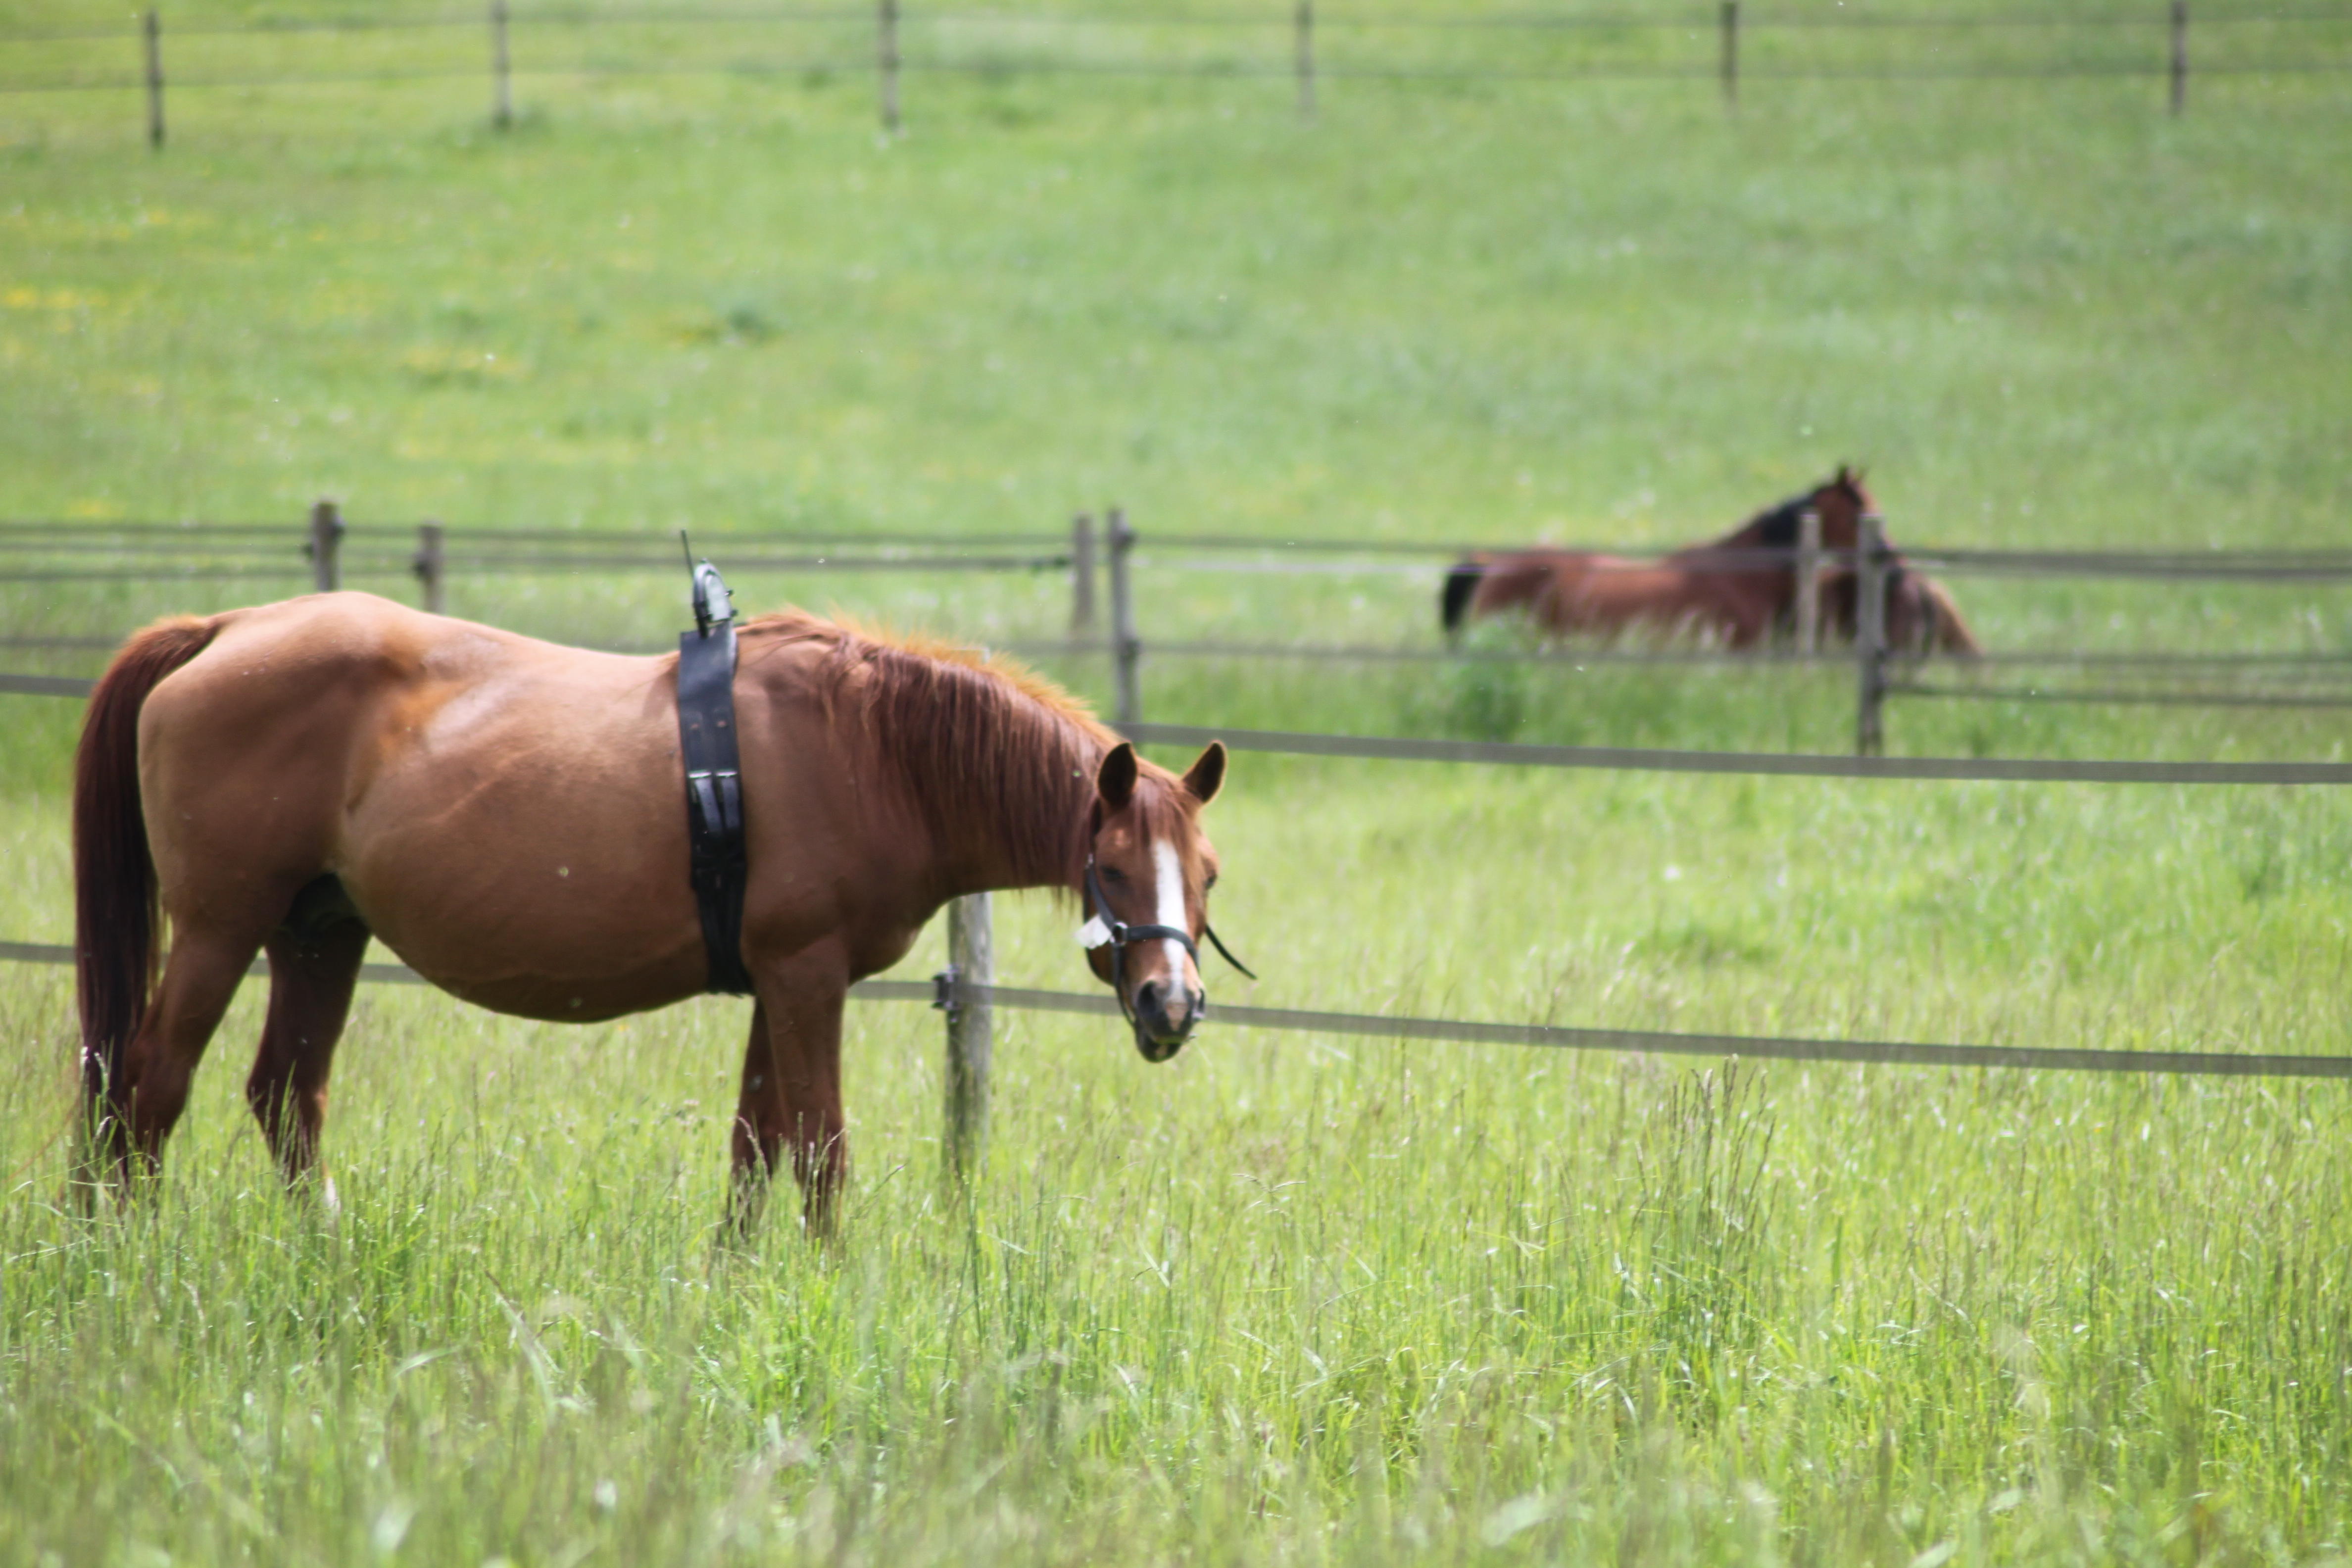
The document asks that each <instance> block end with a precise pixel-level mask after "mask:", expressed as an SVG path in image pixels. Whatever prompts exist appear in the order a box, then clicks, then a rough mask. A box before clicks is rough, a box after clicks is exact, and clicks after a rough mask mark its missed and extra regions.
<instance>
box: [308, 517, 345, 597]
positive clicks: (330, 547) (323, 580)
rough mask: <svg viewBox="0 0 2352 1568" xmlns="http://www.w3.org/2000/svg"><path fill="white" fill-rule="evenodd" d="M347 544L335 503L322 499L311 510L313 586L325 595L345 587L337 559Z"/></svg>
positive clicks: (311, 575)
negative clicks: (337, 555)
mask: <svg viewBox="0 0 2352 1568" xmlns="http://www.w3.org/2000/svg"><path fill="white" fill-rule="evenodd" d="M342 543H343V520H342V517H341V514H340V513H339V512H337V511H336V510H335V503H334V502H333V501H331V500H322V501H320V503H319V504H318V505H316V506H314V507H312V508H311V509H310V548H309V550H308V552H307V553H308V554H309V555H310V583H311V585H312V586H313V587H315V588H316V589H317V590H318V591H319V592H320V593H321V594H331V593H333V592H334V591H335V590H336V589H337V588H338V587H340V586H341V584H342V580H343V574H342V569H341V563H339V562H338V561H337V560H336V559H335V557H336V554H337V553H338V552H340V551H341V548H342Z"/></svg>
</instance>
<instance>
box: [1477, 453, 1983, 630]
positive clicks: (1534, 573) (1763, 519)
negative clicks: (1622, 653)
mask: <svg viewBox="0 0 2352 1568" xmlns="http://www.w3.org/2000/svg"><path fill="white" fill-rule="evenodd" d="M1877 510H1878V508H1877V505H1876V504H1875V503H1874V501H1873V500H1871V498H1870V492H1869V491H1868V490H1866V489H1864V488H1863V483H1862V474H1861V472H1860V471H1859V470H1858V469H1854V468H1843V467H1842V468H1839V469H1838V471H1837V474H1836V476H1835V477H1834V478H1832V479H1830V480H1829V481H1828V482H1827V483H1826V484H1823V485H1821V486H1819V487H1818V488H1816V489H1813V490H1811V491H1809V492H1808V493H1806V494H1804V495H1801V496H1796V497H1792V498H1791V499H1790V500H1785V501H1783V502H1781V503H1780V505H1779V506H1776V507H1773V508H1771V509H1769V510H1766V511H1761V512H1759V513H1757V514H1756V515H1755V516H1754V517H1752V518H1750V519H1748V521H1747V522H1745V523H1743V524H1741V525H1740V526H1739V527H1738V528H1737V529H1735V530H1733V531H1731V532H1730V533H1727V534H1726V535H1724V536H1723V537H1722V538H1721V539H1718V540H1716V541H1714V542H1712V543H1707V544H1700V545H1694V546H1692V547H1691V548H1690V549H1687V550H1680V551H1676V552H1675V553H1674V554H1672V555H1668V556H1665V557H1664V558H1663V559H1661V560H1659V561H1656V562H1654V563H1644V562H1637V561H1629V560H1626V559H1625V558H1623V557H1622V556H1616V555H1594V554H1588V553H1581V552H1573V551H1566V550H1523V551H1514V552H1509V553H1507V554H1494V555H1473V556H1470V557H1469V558H1468V559H1466V560H1465V561H1463V562H1462V563H1459V564H1458V565H1456V566H1455V567H1454V569H1453V570H1452V571H1451V572H1449V573H1447V574H1446V577H1445V586H1444V592H1443V595H1442V596H1441V599H1440V603H1439V609H1440V614H1441V616H1442V618H1443V620H1444V626H1445V630H1446V632H1447V633H1448V635H1453V634H1455V633H1458V632H1459V631H1460V630H1461V629H1462V626H1463V625H1464V623H1465V622H1466V621H1467V620H1469V619H1470V618H1471V617H1473V616H1488V615H1493V614H1496V612H1498V611H1502V610H1507V609H1511V608H1515V607H1517V606H1520V605H1525V606H1526V607H1527V609H1528V613H1529V614H1530V615H1532V616H1533V617H1534V618H1535V621H1536V623H1537V625H1538V626H1540V627H1542V628H1543V630H1544V632H1545V633H1546V634H1547V635H1549V636H1551V637H1568V636H1570V635H1573V634H1576V633H1579V632H1591V633H1599V634H1601V635H1602V636H1619V635H1622V634H1624V633H1626V632H1630V631H1633V630H1636V629H1642V630H1647V631H1651V632H1654V633H1658V634H1662V635H1664V636H1669V637H1671V636H1675V635H1677V634H1684V633H1696V634H1697V635H1698V636H1700V637H1706V638H1709V639H1711V640H1713V641H1716V642H1719V643H1721V644H1722V645H1724V646H1725V647H1734V648H1752V647H1757V646H1759V644H1761V643H1762V642H1764V641H1765V640H1766V639H1767V638H1768V637H1770V636H1772V635H1773V633H1774V632H1775V631H1778V630H1782V629H1785V628H1790V627H1792V626H1793V625H1794V623H1795V618H1796V612H1797V573H1796V566H1795V563H1794V562H1793V561H1792V560H1791V559H1790V558H1789V557H1787V556H1785V555H1781V556H1774V555H1769V554H1755V555H1751V554H1749V553H1748V552H1784V551H1793V550H1794V549H1795V548H1796V547H1797V540H1798V528H1799V525H1800V522H1801V519H1802V518H1803V516H1804V514H1805V513H1806V512H1808V511H1812V512H1815V513H1818V514H1819V515H1820V517H1821V520H1822V548H1823V549H1824V550H1843V551H1851V550H1853V548H1854V546H1855V544H1856V542H1858V541H1859V540H1860V538H1861V522H1862V519H1863V518H1864V516H1866V515H1869V514H1872V513H1874V512H1876V511H1877ZM1857 580H1858V577H1857V574H1856V573H1855V572H1854V570H1853V567H1852V566H1851V565H1838V566H1834V567H1832V568H1830V569H1828V570H1825V571H1823V572H1822V576H1821V594H1820V605H1821V610H1820V616H1821V626H1820V627H1819V630H1820V632H1821V633H1822V635H1823V637H1825V638H1826V637H1843V638H1845V639H1847V640H1851V639H1852V637H1853V632H1854V599H1855V587H1856V584H1857ZM1886 631H1887V642H1888V645H1889V646H1890V647H1895V648H1897V649H1902V650H1906V651H1910V652H1916V653H1929V652H1943V653H1953V654H1963V655H1966V654H1974V653H1978V652H1980V651H1981V649H1980V648H1979V646H1978V644H1977V640H1976V637H1975V635H1974V634H1973V633H1972V632H1970V631H1969V626H1968V623H1967V622H1966V621H1965V620H1963V619H1962V618H1961V617H1960V613H1959V607H1958V605H1955V604H1953V603H1952V598H1951V595H1949V594H1948V593H1946V592H1945V591H1944V587H1943V585H1942V584H1939V583H1937V582H1935V581H1934V580H1933V579H1931V578H1928V577H1927V576H1924V575H1922V574H1919V573H1916V572H1914V571H1911V570H1910V569H1909V568H1907V567H1906V566H1905V565H1904V564H1903V563H1902V560H1901V557H1900V556H1897V557H1896V559H1895V564H1894V565H1893V566H1892V567H1891V568H1890V569H1889V571H1888V574H1887V583H1886Z"/></svg>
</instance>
